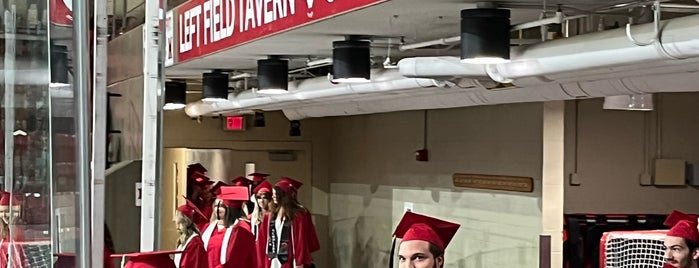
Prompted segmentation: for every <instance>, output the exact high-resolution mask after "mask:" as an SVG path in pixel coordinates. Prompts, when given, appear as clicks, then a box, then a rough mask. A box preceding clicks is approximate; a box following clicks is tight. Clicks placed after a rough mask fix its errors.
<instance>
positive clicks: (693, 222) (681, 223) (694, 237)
mask: <svg viewBox="0 0 699 268" xmlns="http://www.w3.org/2000/svg"><path fill="white" fill-rule="evenodd" d="M698 221H699V220H698V219H697V216H696V215H690V214H685V213H682V212H679V211H677V210H675V211H673V212H672V213H671V214H670V215H668V216H667V219H665V222H663V224H665V225H666V226H671V227H672V228H670V231H668V232H667V235H669V236H675V237H681V238H685V239H687V240H690V241H693V242H694V243H699V230H697V222H698Z"/></svg>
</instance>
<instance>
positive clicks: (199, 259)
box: [178, 235, 209, 268]
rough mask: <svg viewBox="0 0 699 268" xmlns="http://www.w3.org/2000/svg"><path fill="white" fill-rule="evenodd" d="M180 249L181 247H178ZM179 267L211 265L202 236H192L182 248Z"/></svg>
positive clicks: (189, 267) (193, 267) (202, 267)
mask: <svg viewBox="0 0 699 268" xmlns="http://www.w3.org/2000/svg"><path fill="white" fill-rule="evenodd" d="M178 250H179V247H178ZM180 256H181V257H180V263H179V268H207V267H209V264H208V260H207V255H206V250H205V249H204V242H203V241H202V240H201V236H198V235H197V236H194V237H192V238H191V239H190V240H189V242H188V243H187V245H185V247H184V249H183V250H182V255H180Z"/></svg>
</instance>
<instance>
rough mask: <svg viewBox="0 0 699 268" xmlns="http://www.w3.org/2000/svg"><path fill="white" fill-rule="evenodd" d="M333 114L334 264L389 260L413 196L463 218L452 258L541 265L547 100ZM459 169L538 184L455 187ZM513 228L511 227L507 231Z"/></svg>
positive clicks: (459, 263)
mask: <svg viewBox="0 0 699 268" xmlns="http://www.w3.org/2000/svg"><path fill="white" fill-rule="evenodd" d="M423 116H424V113H423V112H422V111H412V112H400V113H389V114H376V115H367V116H352V117H342V118H335V119H333V121H332V122H331V127H329V128H330V129H332V134H331V137H332V140H331V149H330V159H331V160H330V171H329V176H330V185H331V198H330V206H331V210H330V216H331V225H330V226H331V233H330V235H331V237H332V240H333V249H334V253H335V256H334V257H335V265H334V266H331V267H386V265H387V263H388V261H389V252H390V248H391V239H390V237H391V234H392V233H393V228H394V227H395V226H396V225H397V224H398V221H399V220H400V217H401V216H402V214H403V211H404V207H405V204H406V203H408V206H410V203H412V206H413V211H415V212H417V213H425V214H429V215H432V216H435V217H440V218H443V219H447V220H451V221H455V222H459V223H461V224H462V227H461V229H460V230H459V232H458V233H457V235H456V237H455V238H454V240H453V241H452V243H451V245H450V246H449V248H448V249H447V252H446V265H445V267H498V266H511V265H513V264H516V265H517V266H518V267H537V263H538V257H537V256H538V242H537V241H538V237H537V236H538V235H539V234H540V232H541V210H540V201H541V200H540V196H541V184H540V182H541V156H542V151H541V150H542V149H541V147H542V140H541V131H542V123H541V122H542V119H541V116H542V106H541V104H518V105H500V106H489V107H473V108H462V109H448V110H434V111H429V113H428V131H427V136H428V141H427V148H428V150H429V153H430V161H428V162H417V161H416V160H415V156H414V154H413V152H414V151H415V150H417V149H421V148H422V146H423ZM453 173H479V174H496V175H514V176H525V177H533V178H534V181H535V187H534V189H535V190H534V193H531V194H519V193H508V192H501V191H481V190H470V189H460V188H455V187H454V186H453V183H452V179H451V176H452V174H453ZM504 230H507V232H504Z"/></svg>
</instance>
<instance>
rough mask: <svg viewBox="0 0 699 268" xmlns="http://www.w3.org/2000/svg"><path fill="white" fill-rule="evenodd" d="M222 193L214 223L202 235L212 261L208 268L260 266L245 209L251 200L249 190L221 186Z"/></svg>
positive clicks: (218, 200)
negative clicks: (246, 203) (244, 206)
mask: <svg viewBox="0 0 699 268" xmlns="http://www.w3.org/2000/svg"><path fill="white" fill-rule="evenodd" d="M219 191H220V194H219V195H218V196H217V197H218V199H217V200H216V201H215V203H214V207H215V209H214V213H213V216H212V219H211V222H210V223H209V224H208V225H207V226H206V227H205V229H204V232H203V233H202V239H203V242H204V246H205V248H206V253H207V256H208V260H209V266H208V267H209V268H252V267H257V257H256V253H255V247H254V245H255V237H254V236H253V234H252V232H251V231H250V223H249V222H248V221H247V218H246V215H245V214H244V213H243V210H242V206H243V202H245V201H247V200H248V199H249V198H250V197H249V195H248V189H247V188H246V187H240V186H221V187H220V188H219Z"/></svg>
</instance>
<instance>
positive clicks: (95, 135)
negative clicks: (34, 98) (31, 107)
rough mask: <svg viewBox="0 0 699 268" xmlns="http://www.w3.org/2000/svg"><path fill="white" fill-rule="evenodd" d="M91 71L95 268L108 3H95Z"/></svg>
mask: <svg viewBox="0 0 699 268" xmlns="http://www.w3.org/2000/svg"><path fill="white" fill-rule="evenodd" d="M93 14H95V15H94V19H95V24H94V25H95V28H94V33H95V38H94V42H95V43H94V51H93V53H92V55H93V59H92V60H93V70H92V85H93V91H92V92H93V93H92V101H93V102H92V236H91V237H92V245H93V246H92V254H91V255H92V267H93V268H103V265H104V262H103V261H102V258H103V256H104V247H103V246H101V245H104V232H105V230H104V225H105V221H104V196H105V195H104V188H105V177H104V176H105V175H104V170H105V168H106V167H105V166H106V163H107V113H108V111H107V109H108V106H107V77H106V74H107V3H106V1H95V2H94V13H93Z"/></svg>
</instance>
